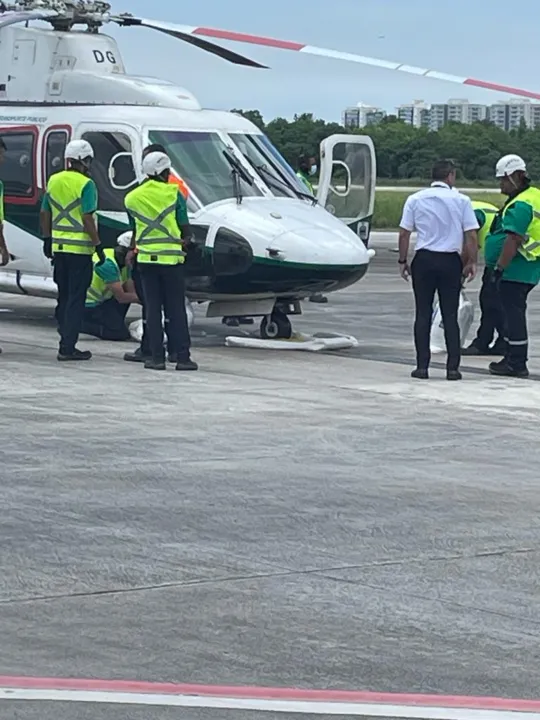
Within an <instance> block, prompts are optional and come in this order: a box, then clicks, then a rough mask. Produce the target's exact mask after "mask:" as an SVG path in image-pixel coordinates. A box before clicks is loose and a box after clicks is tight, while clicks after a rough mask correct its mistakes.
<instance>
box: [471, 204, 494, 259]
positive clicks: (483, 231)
mask: <svg viewBox="0 0 540 720" xmlns="http://www.w3.org/2000/svg"><path fill="white" fill-rule="evenodd" d="M471 204H472V206H473V210H481V211H482V212H483V213H485V216H486V221H485V223H484V224H483V225H482V227H481V228H480V229H479V230H477V234H478V247H479V249H480V250H483V248H484V245H485V244H486V238H487V236H488V235H489V231H490V229H491V223H492V222H493V218H494V217H495V215H496V214H497V213H498V212H499V208H498V207H496V206H495V205H492V204H491V203H486V202H480V201H479V200H473V201H472V203H471Z"/></svg>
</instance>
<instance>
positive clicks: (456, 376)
mask: <svg viewBox="0 0 540 720" xmlns="http://www.w3.org/2000/svg"><path fill="white" fill-rule="evenodd" d="M446 379H447V380H462V379H463V375H462V374H461V373H460V372H459V370H447V371H446Z"/></svg>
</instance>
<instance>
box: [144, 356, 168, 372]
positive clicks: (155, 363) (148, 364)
mask: <svg viewBox="0 0 540 720" xmlns="http://www.w3.org/2000/svg"><path fill="white" fill-rule="evenodd" d="M144 367H145V369H146V370H166V369H167V366H166V365H165V360H154V359H153V358H147V359H146V360H145V361H144Z"/></svg>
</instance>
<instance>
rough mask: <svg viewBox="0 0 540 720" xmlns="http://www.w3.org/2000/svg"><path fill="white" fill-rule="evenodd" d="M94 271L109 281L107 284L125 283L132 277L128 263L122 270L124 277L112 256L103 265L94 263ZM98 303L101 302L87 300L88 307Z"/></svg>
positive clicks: (102, 278)
mask: <svg viewBox="0 0 540 720" xmlns="http://www.w3.org/2000/svg"><path fill="white" fill-rule="evenodd" d="M94 272H95V273H96V275H97V276H98V278H99V279H100V280H103V282H104V283H107V285H112V284H113V283H117V282H122V283H123V282H126V281H127V280H129V279H130V278H131V269H130V268H128V267H127V265H126V267H125V268H123V270H122V274H123V275H124V277H123V278H122V274H121V271H120V268H119V267H118V265H117V263H115V261H114V260H111V258H107V259H106V260H105V262H104V263H103V264H102V265H94ZM96 305H99V303H97V302H94V301H92V300H91V301H88V300H87V301H86V307H96Z"/></svg>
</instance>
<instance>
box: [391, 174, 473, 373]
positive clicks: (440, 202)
mask: <svg viewBox="0 0 540 720" xmlns="http://www.w3.org/2000/svg"><path fill="white" fill-rule="evenodd" d="M432 179H433V182H432V183H431V187H429V188H426V189H425V190H420V191H419V192H417V193H414V195H411V196H410V197H409V198H408V199H407V201H406V203H405V206H404V208H403V216H402V218H401V222H400V232H399V264H400V269H401V276H402V277H403V278H404V279H405V280H408V279H409V276H411V275H412V282H413V290H414V299H415V304H416V317H415V322H414V342H415V346H416V369H415V370H414V371H413V372H412V377H414V378H418V379H421V380H425V379H427V378H428V376H429V375H428V369H429V363H430V359H431V355H430V350H429V344H430V334H431V322H432V316H433V302H434V299H435V293H436V292H437V293H438V295H439V303H440V307H441V314H442V321H443V325H444V335H445V340H446V350H447V363H446V377H447V378H448V380H461V373H460V371H459V365H460V361H461V340H460V333H459V325H458V308H459V296H460V292H461V285H462V281H463V277H464V276H465V277H467V278H468V279H469V280H472V279H473V278H474V277H475V275H476V261H477V254H478V239H477V234H476V231H477V229H478V227H479V225H478V221H477V219H476V216H475V214H474V210H473V208H472V205H471V201H470V199H469V198H468V197H467V196H466V195H462V194H461V193H459V192H458V191H457V190H456V189H455V188H454V185H455V181H456V166H455V165H454V163H453V162H452V161H451V160H439V161H437V162H436V163H435V164H434V166H433V172H432ZM413 231H416V233H417V236H416V252H415V255H414V258H413V261H412V263H411V265H410V267H409V263H408V259H407V255H408V251H409V243H410V238H411V234H412V232H413ZM464 240H465V242H464Z"/></svg>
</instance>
